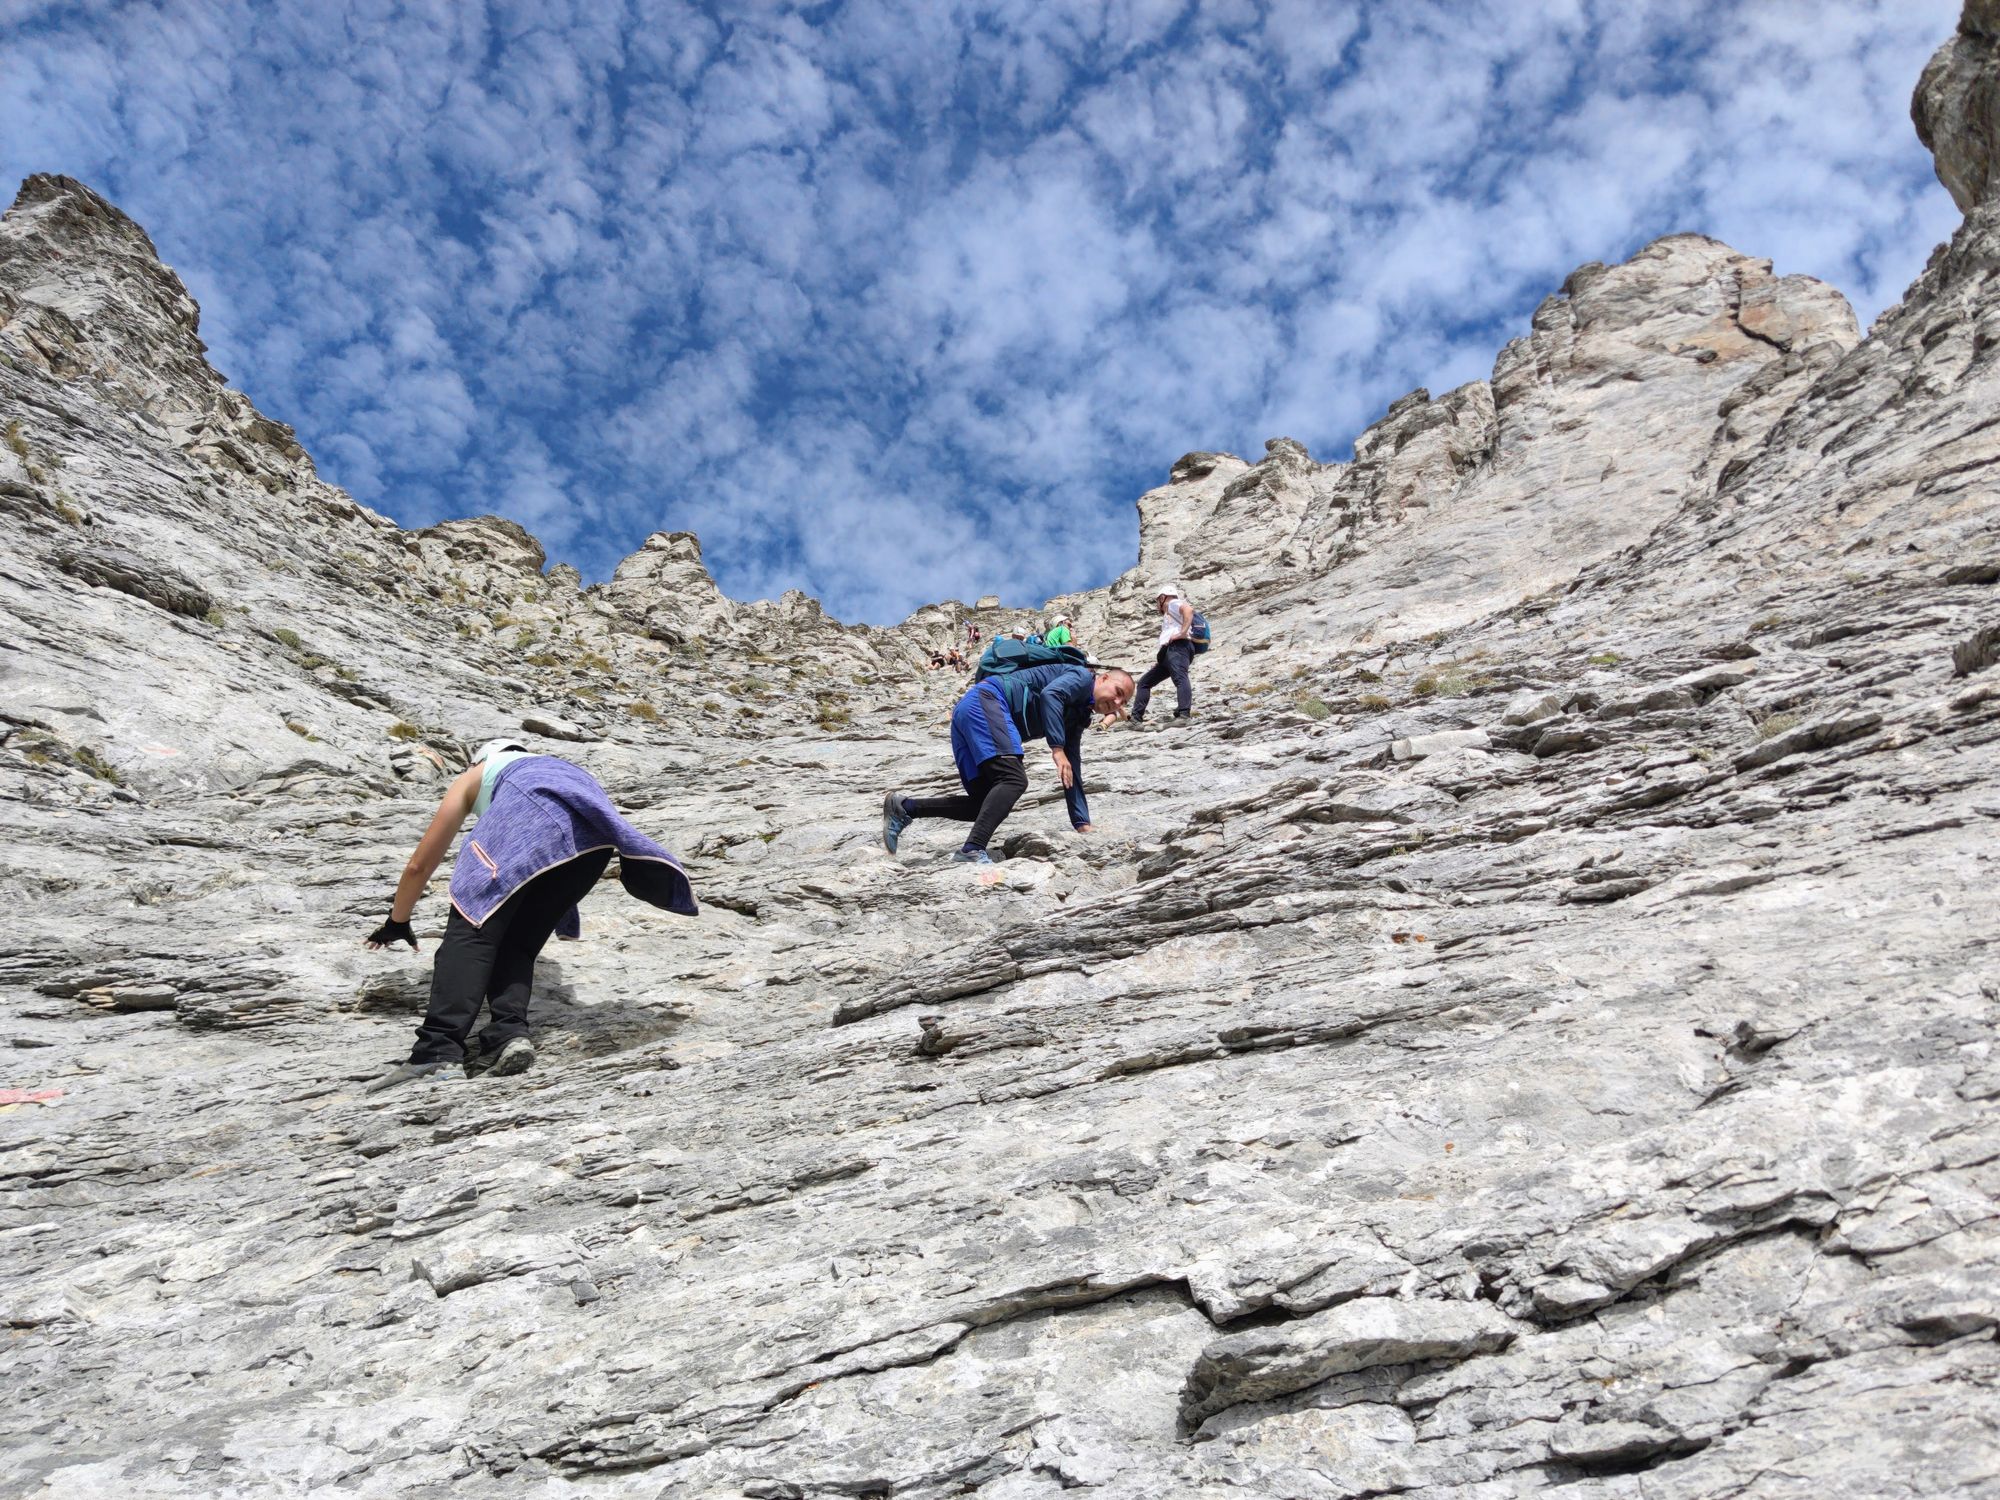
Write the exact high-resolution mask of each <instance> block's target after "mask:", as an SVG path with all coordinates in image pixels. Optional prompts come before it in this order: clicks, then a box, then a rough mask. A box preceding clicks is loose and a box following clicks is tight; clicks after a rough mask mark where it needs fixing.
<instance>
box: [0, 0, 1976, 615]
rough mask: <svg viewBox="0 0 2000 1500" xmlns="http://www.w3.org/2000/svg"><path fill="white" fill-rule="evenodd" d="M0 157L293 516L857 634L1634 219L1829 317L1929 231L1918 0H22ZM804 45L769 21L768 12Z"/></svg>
mask: <svg viewBox="0 0 2000 1500" xmlns="http://www.w3.org/2000/svg"><path fill="white" fill-rule="evenodd" d="M9 15H10V20H9V22H8V23H7V25H5V26H4V27H0V69H4V70H5V82H6V87H4V88H0V170H5V171H11V172H13V173H15V174H16V175H17V176H18V175H23V174H25V173H27V172H29V171H36V170H53V171H66V172H69V173H71V174H73V175H76V176H79V177H82V178H84V179H85V180H87V181H90V182H92V183H93V184H95V185H96V186H98V187H100V188H101V189H103V190H104V191H106V192H107V193H109V194H110V195H111V196H112V197H114V198H115V199H116V200H118V201H119V202H120V203H121V205H122V206H123V207H125V208H126V209H127V211H128V212H130V213H132V214H133V215H134V216H135V217H136V218H138V219H139V220H140V221H141V222H142V223H144V224H145V225H146V226H147V227H148V228H149V229H150V230H151V231H152V232H153V234H154V237H155V239H156V241H157V242H158V243H159V244H160V245H161V247H162V251H163V254H164V255H165V257H166V258H167V259H168V260H169V261H171V262H175V263H177V264H178V265H179V266H180V268H181V270H182V272H183V274H184V275H185V276H186V278H187V279H188V281H189V284H190V286H191V288H192V289H193V290H194V291H195V293H196V295H197V296H198V297H200V298H201V299H202V300H203V302H204V306H205V309H206V314H207V316H206V319H205V323H204V334H205V336H207V337H208V338H209V339H210V342H211V344H212V345H213V346H214V350H215V357H216V360H217V363H218V365H219V366H220V367H221V368H223V369H224V370H226V371H227V372H228V373H229V375H230V376H231V377H232V378H233V379H234V380H235V381H236V382H237V383H239V384H241V385H242V386H243V387H244V388H245V389H246V390H248V391H249V392H250V393H251V394H252V396H253V397H254V398H255V399H257V400H258V402H259V403H260V404H261V405H263V406H264V407H265V408H266V409H267V410H269V411H271V413H272V414H273V415H276V416H279V417H281V418H284V419H286V420H289V421H292V422H294V423H295V424H296V425H297V426H298V427H299V429H300V433H301V436H302V438H303V439H304V441H305V442H306V443H307V445H308V446H309V447H310V448H311V449H312V450H313V451H314V452H315V453H316V455H317V456H318V457H319V458H320V460H321V463H322V467H323V469H324V470H325V471H326V472H327V473H328V474H329V475H330V476H331V477H333V478H335V479H337V480H339V481H341V482H344V483H347V484H349V485H350V486H351V487H352V488H353V489H354V490H355V492H356V493H357V495H359V496H360V497H361V498H362V499H364V500H367V501H369V502H370V503H373V504H377V505H381V506H384V507H386V508H388V509H390V510H391V511H392V512H394V513H396V514H399V515H401V516H403V517H405V518H406V519H409V520H411V521H417V522H427V521H430V520H434V519H437V518H438V516H439V515H441V514H443V513H444V512H445V511H446V510H448V509H450V508H452V507H458V508H462V509H464V510H467V511H471V510H480V509H488V508H500V509H502V510H503V511H504V512H505V513H507V514H510V515H513V516H514V517H515V518H516V519H519V520H521V521H522V522H523V523H524V524H527V525H529V526H530V527H531V528H532V529H535V530H536V531H537V532H538V533H539V534H541V535H542V536H543V539H544V541H545V542H546V543H547V544H548V545H549V547H550V549H551V552H552V554H553V555H555V556H557V557H564V556H568V557H571V558H573V559H574V560H576V561H578V562H579V563H580V564H581V565H582V566H584V568H585V570H586V572H588V573H592V574H594V575H601V574H603V573H605V572H608V570H609V568H610V566H611V565H612V564H613V563H614V562H615V561H616V558H617V557H618V555H619V554H621V553H622V552H625V551H628V550H630V549H631V548H632V547H634V546H636V545H637V544H638V542H639V541H640V540H641V539H642V538H643V536H644V534H645V532H646V531H647V530H649V529H652V528H654V527H687V526H693V527H696V528H698V529H700V530H701V531H702V532H703V535H704V542H705V552H706V555H707V557H708V560H709V562H710V564H711V566H713V567H714V568H715V570H716V572H717V574H718V576H719V578H720V579H721V581H722V582H723V583H724V585H725V586H726V587H728V588H731V589H732V590H734V591H736V592H738V593H745V594H756V593H767V592H770V593H775V592H777V591H780V590H782V589H783V588H785V587H788V586H792V585H799V586H804V587H808V588H811V589H813V590H815V591H819V592H821V593H823V595H824V597H825V598H826V599H827V602H828V603H829V605H830V607H832V608H833V609H834V610H835V611H836V612H838V613H841V614H843V615H845V616H848V617H856V616H865V617H869V618H896V617H899V616H901V615H902V614H903V613H905V612H907V610H908V609H909V608H910V607H912V606H914V605H915V604H917V603H919V602H921V601H922V600H924V599H926V598H929V597H933V596H943V595H947V594H957V595H961V596H970V595H976V594H980V593H985V592H992V591H995V590H997V591H1000V592H1002V593H1003V594H1005V595H1007V596H1008V597H1009V598H1012V599H1016V600H1018V601H1021V602H1032V601H1033V600H1034V599H1035V598H1036V597H1038V596H1040V595H1043V594H1047V593H1052V592H1056V591H1062V590H1069V589H1073V588H1077V587H1082V586H1086V585H1089V584H1093V583H1098V582H1102V581H1104V580H1105V579H1107V578H1109V577H1110V576H1112V575H1113V574H1115V573H1117V572H1118V571H1120V570H1122V568H1123V567H1124V566H1126V564H1127V563H1128V562H1129V561H1130V559H1131V555H1132V549H1133V544H1134V540H1135V536H1134V523H1133V515H1132V510H1131V506H1130V501H1131V499H1132V498H1133V490H1134V488H1135V486H1137V485H1138V484H1140V483H1146V482H1157V480H1158V479H1159V478H1161V477H1163V476H1164V472H1165V469H1166V466H1167V464H1168V463H1170V462H1171V461H1172V459H1173V458H1174V457H1175V456H1176V455H1178V454H1179V453H1180V452H1181V451H1183V450H1185V449H1188V448H1194V447H1228V448H1233V449H1235V450H1237V451H1240V452H1245V453H1248V454H1252V455H1254V454H1255V453H1257V452H1261V449H1262V439H1263V438H1264V437H1266V436H1269V435H1273V434H1275V433H1276V432H1279V431H1283V432H1285V433H1287V434H1289V435H1291V436H1295V437H1298V438H1300V439H1302V440H1304V441H1306V442H1307V443H1308V444H1310V445H1311V446H1312V447H1313V448H1314V450H1315V451H1316V452H1318V453H1320V454H1321V456H1322V457H1337V456H1340V454H1341V452H1342V451H1344V448H1345V445H1346V442H1347V441H1348V439H1350V438H1351V437H1352V436H1353V434H1354V433H1355V431H1356V430H1357V429H1358V428H1359V427H1360V426H1362V425H1364V424H1365V423H1366V422H1367V421H1369V420H1371V419H1373V418H1374V417H1375V416H1377V415H1379V414H1380V412H1381V410H1382V408H1383V407H1384V406H1385V405H1386V404H1387V403H1388V402H1389V401H1390V400H1392V399H1394V398H1395V397H1396V396H1398V395H1400V394H1402V392H1403V391H1405V390H1407V389H1409V388H1410V387H1412V386H1414V385H1417V384H1419V383H1423V384H1428V385H1430V386H1431V387H1432V388H1433V389H1436V390H1442V389H1445V388H1447V387H1449V386H1451V385H1453V384H1456V383H1458V382H1459V381H1461V380H1463V379H1465V378H1468V377H1471V376H1475V375H1478V374H1482V373H1484V371H1485V370H1486V368H1487V367H1488V366H1489V364H1490V361H1491V358H1492V356H1493V354H1494V353H1495V352H1497V350H1498V348H1499V346H1500V344H1501V342H1502V341H1503V340H1504V338H1505V337H1506V336H1508V335H1509V334H1511V333H1513V332H1516V331H1519V329H1520V328H1521V327H1523V326H1524V325H1525V321H1526V316H1527V313H1528V312H1529V311H1530V310H1531V309H1532V307H1533V306H1534V304H1535V303H1536V302H1537V301H1539V300H1540V298H1541V297H1542V296H1544V295H1546V294H1547V292H1549V291H1550V290H1552V289H1553V288H1554V287H1555V286H1556V285H1558V284H1559V283H1560V281H1561V280H1562V278H1563V276H1564V275H1565V274H1566V273H1567V272H1568V271H1569V270H1570V269H1571V268H1572V267H1573V266H1574V265H1576V264H1577V263H1579V262H1581V261H1583V260H1588V259H1616V258H1620V257H1622V256H1623V255H1625V254H1628V253H1630V252H1631V251H1632V250H1634V249H1636V248H1637V247H1638V246H1639V245H1640V244H1642V243H1644V242H1645V241H1646V240H1647V239H1650V238H1652V237H1654V236H1655V235H1658V234H1660V233H1664V232H1668V231H1671V230H1677V229H1684V228H1695V229H1702V230H1706V231H1708V232H1711V233H1714V234H1716V235H1718V236H1719V237H1721V238H1723V239H1726V240H1728V241H1730V242H1731V243H1733V244H1735V245H1736V246H1737V247H1738V248H1740V249H1743V250H1745V251H1748V252H1750V253H1753V254H1759V255H1768V256H1771V257H1773V258H1774V259H1775V260H1776V262H1777V265H1778V269H1779V270H1780V271H1781V272H1794V271H1804V272H1808V273H1810V274H1814V275H1818V276H1822V277H1824V278H1826V279H1828V280H1830V281H1832V282H1834V283H1835V284H1836V285H1838V286H1840V287H1841V288H1842V289H1843V290H1845V291H1847V292H1848V293H1849V294H1850V295H1851V296H1852V297H1854V299H1855V300H1856V302H1857V304H1858V305H1859V308H1860V310H1861V312H1862V313H1863V315H1864V317H1865V316H1867V315H1870V314H1872V313H1873V312H1874V311H1876V310H1877V309H1879V308H1880V307H1881V306H1883V305H1884V304H1886V303H1887V302H1889V301H1891V300H1893V299H1894V298H1895V297H1896V296H1898V295H1899V294H1900V292H1901V290H1902V287H1903V286H1904V284H1905V283H1906V282H1907V281H1908V280H1909V279H1910V277H1912V276H1913V275H1914V274H1915V273H1916V271H1917V270H1918V269H1919V268H1920V267H1921V265H1922V262H1923V260H1924V258H1925V256H1926V255H1927V254H1928V253H1929V250H1930V248H1931V246H1932V244H1933V243H1934V242H1935V241H1936V240H1937V239H1938V238H1941V237H1942V236H1943V235H1944V234H1946V233H1948V232H1949V230H1950V229H1951V227H1952V226H1953V225H1954V224H1955V222H1956V214H1955V213H1954V212H1953V211H1952V209H1951V207H1950V203H1949V200H1948V199H1947V198H1946V196H1945V195H1944V193H1943V191H1942V190H1941V189H1939V188H1938V187H1937V186H1936V185H1935V183H1934V182H1933V181H1932V180H1931V178H1930V173H1929V164H1928V160H1927V158H1926V157H1925V156H1924V153H1923V152H1922V150H1921V148H1920V147H1918V146H1917V144H1916V142H1915V140H1914V136H1913V133H1912V132H1911V130H1910V127H1909V125H1908V123H1907V100H1908V95H1909V90H1910V88H1911V86H1912V85H1913V84H1914V81H1915V79H1916V76H1917V73H1918V71H1919V69H1920V68H1921V66H1922V64H1923V62H1924V60H1925V58H1926V57H1927V56H1928V55H1929V53H1930V51H1931V50H1932V49H1933V48H1934V47H1935V46H1936V45H1937V44H1938V43H1939V42H1940V41H1942V40H1943V39H1944V38H1945V37H1946V36H1947V35H1948V34H1949V32H1950V30H1951V28H1952V26H1953V24H1954V23H1955V21H1956V16H1957V4H1956V3H1955V0H1559V3H1558V0H1551V3H1544V4H1537V5H1533V6H1527V5H1520V4H1516V3H1513V0H1449V3H1447V0H1397V3H1394V4H1389V3H1366V4H1352V5H1342V6H1328V5H1325V4H1322V3H1318V0H1230V3H1227V4H1223V3H1203V4H1199V5H1197V4H1194V3H1191V0H931V3H925V4H917V3H914V0H847V3H844V4H843V5H841V6H839V7H832V8H821V9H817V10H814V11H810V12H805V11H800V10H798V9H796V8H794V7H792V6H789V5H785V4H781V3H777V0H773V3H769V4H760V5H757V6H734V7H726V8H724V9H723V10H722V11H720V12H718V13H710V12H708V11H705V10H704V9H702V8H700V7H697V6H694V5H691V4H688V3H685V0H465V3H445V0H315V3H312V4H307V3H305V0H281V3H271V0H155V3H152V4H149V5H147V6H128V5H115V4H111V3H108V0H105V3H94V4H74V5H62V6H57V5H52V4H29V5H24V4H20V3H17V4H16V5H15V6H14V7H13V9H12V10H11V11H10V13H9ZM808 15H810V16H811V17H812V18H813V19H812V20H811V21H810V22H809V21H808V20H807V16H808Z"/></svg>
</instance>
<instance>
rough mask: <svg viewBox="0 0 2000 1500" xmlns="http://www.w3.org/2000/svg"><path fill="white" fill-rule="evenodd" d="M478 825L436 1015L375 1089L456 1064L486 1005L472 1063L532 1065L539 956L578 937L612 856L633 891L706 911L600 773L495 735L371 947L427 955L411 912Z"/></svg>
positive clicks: (455, 877) (441, 966)
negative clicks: (470, 826)
mask: <svg viewBox="0 0 2000 1500" xmlns="http://www.w3.org/2000/svg"><path fill="white" fill-rule="evenodd" d="M468 817H475V818H477V819H478V820H479V822H478V825H477V827H475V828H474V830H473V834H474V835H475V836H473V837H468V838H467V839H466V841H465V843H464V845H463V847H461V848H460V850H459V851H458V862H457V863H456V864H455V865H453V866H452V872H451V906H452V911H451V916H450V918H449V920H448V921H447V922H446V924H445V929H444V939H443V941H441V942H440V943H439V944H438V951H437V958H436V960H435V961H434V962H433V964H432V966H431V1000H430V1008H429V1010H427V1011H426V1012H425V1013H424V1024H423V1025H421V1026H419V1027H418V1028H417V1044H416V1046H415V1047H413V1048H412V1049H411V1051H410V1060H409V1061H408V1062H405V1063H400V1064H398V1065H397V1066H396V1067H394V1068H392V1069H390V1070H389V1071H388V1072H387V1073H385V1074H383V1075H382V1076H381V1077H380V1078H378V1079H376V1080H374V1081H373V1082H372V1083H370V1084H369V1085H368V1088H369V1090H370V1091H371V1092H372V1091H374V1090H377V1089H385V1088H389V1087H391V1086H393V1085H395V1084H399V1083H406V1082H408V1081H409V1080H411V1079H413V1078H428V1077H431V1076H433V1075H435V1074H438V1073H441V1072H443V1071H444V1070H445V1069H447V1068H454V1067H457V1066H458V1065H459V1064H460V1063H461V1062H462V1061H464V1060H465V1056H466V1052H465V1043H466V1038H467V1036H468V1035H470V1034H471V1031H472V1023H473V1022H474V1021H476V1020H478V1019H479V1007H480V1003H481V1002H482V1001H484V1002H486V1003H487V1004H488V1005H489V1006H490V1007H491V1009H492V1012H493V1019H492V1021H491V1023H490V1024H489V1025H488V1026H487V1028H486V1029H485V1031H483V1032H481V1033H480V1037H479V1056H478V1058H476V1059H475V1061H474V1062H473V1064H472V1067H474V1068H475V1069H476V1068H480V1067H483V1068H484V1069H485V1070H486V1071H488V1072H491V1073H493V1074H495V1075H496V1076H505V1075H507V1074H511V1073H522V1072H525V1071H527V1069H528V1068H529V1067H531V1066H533V1064H534V1061H535V1046H534V1043H533V1042H531V1041H530V1040H529V1039H528V995H529V990H530V988H531V987H532V985H533V983H534V978H535V957H536V955H537V954H539V953H540V952H541V951H542V947H543V945H544V944H546V943H547V942H548V940H549V937H550V935H551V934H559V935H560V936H562V937H566V938H573V937H575V936H577V934H578V932H579V930H580V923H579V919H578V916H577V910H576V904H577V902H579V901H581V900H582V899H583V898H584V897H585V896H586V895H588V894H589V892H590V888H591V887H592V886H593V885H595V884H596V883H597V877H598V876H600V875H602V874H603V873H604V869H605V866H606V865H608V864H609V863H610V862H611V857H612V855H614V854H615V855H617V856H618V878H619V880H620V882H621V883H622V884H623V885H624V887H625V889H626V890H627V891H629V892H630V893H631V894H632V895H634V896H637V897H638V898H639V899H640V900H641V901H645V902H649V903H651V904H652V905H654V906H660V907H665V908H666V909H667V910H668V911H672V912H679V913H680V914H681V915H682V916H688V917H691V916H693V915H694V914H695V904H694V892H693V890H692V889H691V888H690V887H689V885H688V878H687V876H686V875H684V874H683V873H682V872H681V867H680V863H679V862H678V861H677V860H676V859H675V858H674V857H673V855H671V854H669V853H668V852H667V851H666V850H665V849H663V848H661V847H660V846H659V845H658V844H656V843H654V842H653V841H652V840H651V839H649V838H647V837H646V836H645V835H644V834H643V833H641V832H639V830H638V829H636V828H634V827H633V826H632V825H631V824H630V823H629V822H627V821H626V820H625V817H624V815H623V814H621V813H620V812H619V811H618V810H617V809H616V808H615V807H613V806H612V805H611V799H610V798H609V797H608V796H606V795H605V791H604V788H603V787H601V786H599V785H598V784H597V781H596V779H595V778H594V777H592V776H591V775H590V773H589V772H587V771H585V770H584V769H583V768H582V767H580V766H574V765H571V764H570V763H569V762H568V761H566V760H562V759H560V758H559V757H557V756H553V755H536V754H533V753H531V752H530V751H528V750H526V749H524V748H523V747H522V746H520V745H519V744H516V743H515V742H514V741H512V740H493V741H490V742H489V743H487V744H485V745H482V746H481V747H480V748H479V750H478V751H477V752H476V753H475V754H474V756H473V760H472V764H471V765H470V766H468V767H467V768H466V769H465V771H463V772H462V773H461V774H460V775H459V777H458V778H457V780H455V781H453V782H452V784H451V786H450V788H449V789H448V790H447V791H446V792H445V794H444V800H443V801H442V802H440V803H439V804H438V810H437V813H436V815H435V816H434V817H432V819H431V826H430V827H429V829H427V830H426V831H425V833H424V836H423V839H422V841H421V842H420V843H418V845H417V849H416V852H415V853H414V854H412V855H411V856H410V862H409V863H408V864H407V865H405V866H404V868H403V878H402V879H401V880H400V881H399V882H397V885H396V896H395V899H394V900H393V901H392V902H391V903H390V905H389V920H388V921H386V922H384V923H383V924H382V925H381V926H380V927H378V928H376V929H375V930H374V931H373V932H371V933H370V934H369V935H368V937H367V938H366V939H365V941H366V943H367V945H368V947H370V948H385V947H387V946H388V945H389V944H391V943H408V944H409V945H410V948H411V951H412V952H414V951H415V950H416V946H417V939H416V934H415V933H413V932H412V931H411V930H410V917H411V915H412V914H413V913H414V912H415V911H416V908H417V899H418V897H420V896H422V895H423V893H424V887H425V886H426V885H428V884H429V883H430V878H431V876H432V875H434V874H436V873H437V867H438V866H439V865H440V864H442V863H443V862H444V856H445V853H446V851H447V850H449V849H450V848H451V841H452V840H453V839H454V838H455V837H457V835H458V830H459V826H460V825H461V824H462V823H464V822H465V820H466V819H467V818H468Z"/></svg>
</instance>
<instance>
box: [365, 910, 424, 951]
mask: <svg viewBox="0 0 2000 1500" xmlns="http://www.w3.org/2000/svg"><path fill="white" fill-rule="evenodd" d="M368 941H369V942H371V943H379V944H381V945H382V946H383V947H384V948H386V947H388V946H389V945H390V944H391V943H408V944H409V945H410V951H411V952H412V953H414V952H416V951H417V935H416V934H415V933H414V932H412V931H410V924H409V923H408V922H398V921H397V920H396V919H395V918H394V917H391V918H389V920H388V921H386V922H384V923H383V924H382V925H381V926H380V927H378V928H376V929H375V930H374V931H373V932H371V933H369V934H368Z"/></svg>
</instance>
